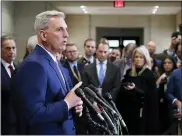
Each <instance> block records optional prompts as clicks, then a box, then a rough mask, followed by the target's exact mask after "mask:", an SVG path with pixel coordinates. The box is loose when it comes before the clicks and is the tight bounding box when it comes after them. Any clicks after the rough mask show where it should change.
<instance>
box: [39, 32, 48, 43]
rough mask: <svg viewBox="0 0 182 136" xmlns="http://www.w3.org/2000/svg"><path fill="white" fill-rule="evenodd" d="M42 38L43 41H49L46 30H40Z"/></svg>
mask: <svg viewBox="0 0 182 136" xmlns="http://www.w3.org/2000/svg"><path fill="white" fill-rule="evenodd" d="M40 38H41V39H42V40H43V41H47V32H46V31H45V30H40Z"/></svg>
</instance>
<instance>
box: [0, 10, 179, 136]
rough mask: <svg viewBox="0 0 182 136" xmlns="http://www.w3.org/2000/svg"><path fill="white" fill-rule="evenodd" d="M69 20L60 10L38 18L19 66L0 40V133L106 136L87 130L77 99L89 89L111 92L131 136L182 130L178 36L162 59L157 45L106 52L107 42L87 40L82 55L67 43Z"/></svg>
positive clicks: (10, 45) (6, 39)
mask: <svg viewBox="0 0 182 136" xmlns="http://www.w3.org/2000/svg"><path fill="white" fill-rule="evenodd" d="M64 18H65V15H64V13H62V12H58V11H45V12H42V13H40V14H38V15H37V16H36V19H35V24H34V27H35V31H36V35H34V36H31V37H30V38H29V39H28V42H27V46H26V53H25V56H24V58H23V59H21V60H20V61H19V63H18V64H15V63H14V60H15V58H16V52H17V49H16V42H15V39H14V38H12V37H11V36H8V35H4V36H2V37H1V90H2V91H1V99H2V100H1V104H2V110H1V112H2V113H1V122H2V123H1V134H36V135H39V134H41V135H48V134H57V135H60V134H61V135H62V134H64V135H68V134H69V135H73V134H78V135H81V134H82V135H87V134H93V135H94V134H102V133H100V132H97V131H96V130H95V129H93V128H91V127H90V126H89V124H88V122H87V116H85V114H84V112H85V104H84V103H83V101H82V99H81V98H80V97H79V96H77V95H76V94H75V90H76V89H77V88H84V87H87V86H89V85H91V84H92V85H93V86H95V87H97V88H98V89H100V90H101V94H102V96H104V95H105V94H106V93H110V94H111V96H112V98H113V101H114V103H115V104H116V106H117V109H118V110H119V112H120V114H121V115H122V117H123V119H124V121H125V123H126V126H127V128H128V132H129V134H130V135H152V134H158V135H160V134H166V135H167V134H174V135H175V134H178V133H179V130H182V128H181V127H182V121H181V118H182V105H181V102H182V85H181V83H182V40H181V33H180V32H173V33H172V35H171V43H169V47H168V49H166V50H164V51H163V52H161V53H156V48H157V46H160V45H156V43H155V41H149V42H148V44H147V45H136V44H133V43H129V44H128V45H127V46H126V47H123V48H114V49H113V50H112V51H111V52H109V49H110V46H109V42H108V40H107V39H105V38H102V39H101V40H100V41H99V43H98V44H96V41H95V40H94V39H92V38H88V39H86V40H85V41H84V43H83V48H84V51H85V52H84V55H83V56H81V55H80V54H79V48H78V46H77V44H76V43H69V42H67V38H68V36H69V35H68V32H67V25H66V22H65V20H64ZM169 38H170V37H169ZM167 46H168V45H166V47H167ZM79 47H81V46H79ZM92 114H94V113H91V116H93V118H94V119H95V120H96V121H97V119H96V117H95V115H92ZM123 133H124V134H125V132H123Z"/></svg>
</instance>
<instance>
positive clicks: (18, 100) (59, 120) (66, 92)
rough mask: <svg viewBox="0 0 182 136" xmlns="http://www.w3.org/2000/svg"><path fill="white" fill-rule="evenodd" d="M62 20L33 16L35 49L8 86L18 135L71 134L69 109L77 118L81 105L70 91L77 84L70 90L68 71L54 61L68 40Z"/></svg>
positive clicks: (44, 14)
mask: <svg viewBox="0 0 182 136" xmlns="http://www.w3.org/2000/svg"><path fill="white" fill-rule="evenodd" d="M64 17H65V15H64V13H62V12H58V11H45V12H42V13H40V14H38V15H37V16H36V20H35V25H34V26H35V30H36V32H37V37H38V45H37V46H36V48H35V49H34V50H33V52H32V53H31V54H30V55H29V56H27V57H26V58H25V60H24V61H23V62H22V63H21V64H20V66H19V67H18V70H17V72H16V75H15V77H14V80H13V84H12V86H13V88H14V89H15V90H14V91H13V92H12V97H13V98H12V101H13V104H14V108H15V111H16V115H17V118H18V119H17V120H18V132H19V133H18V134H30V135H33V134H35V135H49V134H50V135H74V134H75V130H74V125H73V118H72V109H73V110H74V111H75V112H76V113H77V114H78V116H81V115H82V108H83V107H82V103H83V102H82V101H81V99H80V98H79V97H77V96H76V94H75V92H74V91H75V89H76V88H78V87H79V86H80V85H81V83H80V84H77V86H75V87H74V88H73V89H71V88H72V84H71V80H70V77H69V74H68V71H67V70H66V69H65V68H63V67H62V65H61V64H60V63H59V62H58V61H57V59H56V54H57V53H59V52H62V51H63V50H65V46H66V41H67V37H68V32H67V30H66V29H67V25H66V23H65V20H64ZM70 90H71V91H70Z"/></svg>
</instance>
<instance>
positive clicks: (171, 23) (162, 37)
mask: <svg viewBox="0 0 182 136" xmlns="http://www.w3.org/2000/svg"><path fill="white" fill-rule="evenodd" d="M175 18H176V16H175V15H174V16H172V15H171V16H151V22H150V23H151V25H150V28H149V29H150V33H151V35H150V40H153V41H155V42H156V44H157V52H161V51H163V50H164V49H167V48H168V47H169V45H170V43H171V34H172V32H174V31H176V22H175Z"/></svg>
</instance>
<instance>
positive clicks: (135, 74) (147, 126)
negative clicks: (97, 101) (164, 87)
mask: <svg viewBox="0 0 182 136" xmlns="http://www.w3.org/2000/svg"><path fill="white" fill-rule="evenodd" d="M116 104H117V107H118V110H119V111H120V112H121V115H122V116H123V119H124V120H125V122H126V125H127V127H128V131H129V134H130V135H153V134H158V133H159V130H158V125H159V123H158V121H159V119H158V98H157V91H156V83H155V77H154V75H153V73H152V71H151V62H150V55H149V52H148V50H147V49H146V47H145V46H140V47H138V48H136V49H135V50H134V52H133V55H132V66H131V69H128V70H127V72H126V75H125V76H124V79H123V81H122V85H121V90H120V92H119V94H118V98H117V102H116Z"/></svg>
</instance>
